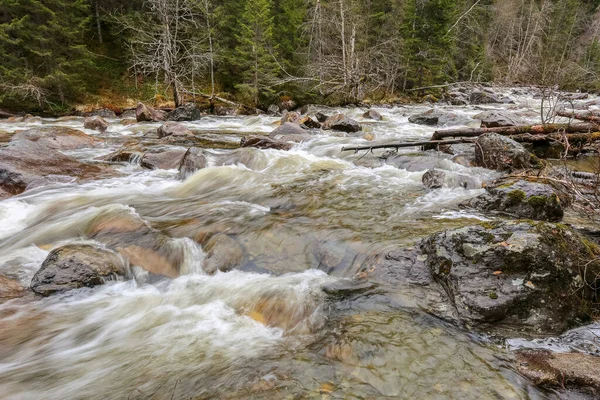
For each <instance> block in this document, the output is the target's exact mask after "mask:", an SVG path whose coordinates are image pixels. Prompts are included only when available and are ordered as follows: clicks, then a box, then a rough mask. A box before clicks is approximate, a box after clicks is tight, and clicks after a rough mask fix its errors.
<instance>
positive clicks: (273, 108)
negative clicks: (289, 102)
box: [267, 104, 279, 117]
mask: <svg viewBox="0 0 600 400" xmlns="http://www.w3.org/2000/svg"><path fill="white" fill-rule="evenodd" d="M267 115H270V116H271V117H276V116H278V115H279V106H278V105H277V104H271V105H270V106H269V108H268V109H267Z"/></svg>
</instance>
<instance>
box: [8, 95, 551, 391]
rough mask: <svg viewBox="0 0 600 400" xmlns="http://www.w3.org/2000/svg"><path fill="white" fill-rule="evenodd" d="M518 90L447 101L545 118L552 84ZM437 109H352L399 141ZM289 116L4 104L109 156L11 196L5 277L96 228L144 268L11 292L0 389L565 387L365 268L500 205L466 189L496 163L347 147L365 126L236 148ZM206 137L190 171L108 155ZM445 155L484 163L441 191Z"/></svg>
mask: <svg viewBox="0 0 600 400" xmlns="http://www.w3.org/2000/svg"><path fill="white" fill-rule="evenodd" d="M507 94H510V92H507ZM512 98H513V100H514V101H515V102H516V104H515V105H486V106H476V107H456V106H452V107H446V108H447V109H448V111H451V112H453V113H455V114H457V115H459V116H460V117H461V118H463V119H465V120H469V119H470V118H471V117H472V116H473V115H475V114H477V113H480V112H481V111H482V110H509V112H512V113H515V114H516V115H517V116H518V117H519V118H522V119H525V120H528V121H531V122H534V121H535V120H536V117H537V115H538V114H539V113H536V112H535V110H536V107H539V100H534V99H533V98H532V97H529V96H525V95H519V96H512ZM428 108H429V107H428V106H421V105H419V106H406V107H395V108H376V110H377V111H378V112H379V113H380V114H381V115H382V116H383V120H381V121H374V120H372V119H367V118H364V117H363V114H364V113H365V111H366V109H359V108H355V109H344V110H338V111H341V112H343V113H345V114H346V115H348V116H349V117H351V118H354V119H356V120H357V121H359V122H360V123H361V124H362V125H363V130H364V131H366V132H369V133H371V134H373V136H374V137H375V140H377V141H378V142H385V141H389V142H392V141H394V140H396V141H398V140H413V139H414V140H422V139H424V138H429V137H430V136H431V134H432V133H433V131H434V130H435V129H436V128H434V127H427V126H422V125H416V124H411V123H409V122H408V117H409V116H411V115H414V114H418V113H420V112H423V111H426V110H427V109H428ZM325 112H326V113H327V114H332V113H333V112H332V110H329V109H327V110H325ZM277 121H278V118H274V117H267V116H252V117H213V116H209V117H204V118H202V119H201V120H199V121H196V122H185V123H183V124H184V125H185V126H186V127H187V128H188V129H190V130H191V131H192V132H193V133H194V135H195V138H194V139H193V140H191V141H190V143H187V142H185V143H178V142H169V141H166V140H164V139H162V140H159V139H158V138H157V136H156V130H157V128H158V127H159V126H160V123H151V122H142V123H128V124H121V121H120V120H119V119H108V122H109V127H108V130H107V131H106V132H104V133H99V132H97V131H93V130H88V129H84V128H83V118H69V119H58V120H56V119H44V120H40V121H36V122H34V123H3V122H2V121H0V131H2V132H6V134H5V135H8V136H10V135H11V134H13V133H14V132H17V131H20V130H26V129H30V128H36V127H49V126H51V127H55V126H58V127H69V128H74V129H78V130H80V131H82V132H85V133H86V134H88V135H90V136H93V137H95V138H97V139H98V140H99V141H100V142H101V143H100V145H98V146H94V147H83V148H77V149H70V150H63V151H62V152H63V154H66V155H68V156H70V157H74V158H75V159H77V160H79V161H81V162H85V163H90V164H97V165H101V166H102V168H110V169H111V170H112V171H113V172H114V173H113V174H111V175H110V176H107V177H103V178H102V177H101V178H98V179H95V180H85V181H81V182H76V181H74V180H71V181H67V180H51V179H50V180H48V181H47V182H42V183H39V184H38V185H36V187H33V188H30V189H29V190H27V191H25V192H24V193H22V194H20V195H18V196H15V197H11V198H8V199H5V200H2V201H0V274H3V275H6V276H8V277H10V278H14V279H16V280H18V281H19V282H20V283H21V284H22V285H23V286H24V287H29V285H30V282H31V279H32V277H33V275H34V274H35V272H36V271H37V270H38V269H39V268H40V266H41V264H42V262H43V261H44V259H45V258H46V256H47V255H48V253H49V252H50V251H51V250H52V249H54V248H56V247H59V246H62V245H65V244H68V243H100V244H102V245H105V246H107V247H110V248H111V249H115V250H118V251H120V252H121V254H122V255H124V256H125V258H127V259H128V260H129V263H130V265H131V267H132V273H133V275H134V276H135V279H133V280H128V281H112V282H107V283H106V284H104V285H101V286H96V287H94V288H82V289H78V290H74V291H69V292H65V293H61V294H57V295H54V296H51V297H48V298H39V297H34V295H33V294H29V295H27V296H25V297H22V298H18V299H15V300H12V301H8V302H5V303H3V304H0V326H2V329H0V393H1V395H0V397H1V398H7V399H30V398H31V399H33V398H35V399H57V398H68V399H104V398H130V399H150V398H154V399H162V398H174V399H190V398H192V399H205V398H206V399H208V398H232V399H233V398H235V399H242V398H273V399H279V398H456V399H482V398H501V399H526V398H547V397H550V398H553V396H554V394H552V393H541V392H539V391H538V390H537V389H534V388H533V387H531V386H530V384H529V383H528V382H527V381H526V380H525V379H524V378H521V377H520V376H519V375H518V374H517V373H516V372H515V371H514V368H513V367H512V366H511V365H512V364H511V357H512V356H511V353H510V352H509V348H508V346H506V345H505V344H503V343H502V342H498V341H491V340H489V339H487V338H484V337H482V336H479V335H475V334H472V333H469V332H467V331H465V330H461V329H459V328H456V327H453V326H451V325H449V324H447V323H445V322H443V321H441V320H439V319H436V318H434V317H432V316H430V315H429V314H428V313H427V310H426V309H423V308H422V304H423V303H422V302H421V301H420V298H419V297H420V296H422V295H423V294H422V292H421V291H420V290H419V288H418V287H405V286H399V287H396V288H393V289H392V288H383V287H381V286H378V285H373V286H369V285H367V286H364V287H357V286H356V285H355V284H353V283H352V282H351V281H350V279H351V278H353V277H355V276H356V274H357V273H359V271H361V268H363V267H364V266H365V263H367V262H369V260H370V259H371V258H372V257H373V256H375V255H377V254H380V253H383V252H385V251H388V250H389V249H392V248H397V247H410V246H413V245H414V244H415V243H416V242H418V241H419V240H420V239H422V238H423V237H425V236H427V235H429V234H432V233H435V232H438V231H441V230H444V229H449V228H456V227H462V226H467V225H472V224H474V223H477V222H479V221H485V220H487V219H489V218H494V217H495V216H494V215H486V214H482V213H478V212H476V211H474V210H468V209H467V210H465V209H463V208H460V207H459V204H462V203H464V202H465V201H468V200H470V199H472V198H475V197H476V196H478V195H480V194H482V193H483V189H481V184H482V183H483V182H487V181H489V180H492V179H494V178H496V177H497V176H498V174H497V173H496V172H493V171H489V170H485V169H482V168H471V167H465V166H463V165H460V164H458V163H455V162H453V161H452V160H451V157H450V156H447V155H444V154H438V153H435V152H427V153H423V152H421V151H418V150H417V149H407V150H404V151H400V156H403V157H407V158H408V161H406V160H405V161H403V163H401V164H396V165H394V164H393V163H389V164H388V163H385V162H384V161H382V160H381V159H379V158H378V157H376V156H375V155H372V154H367V155H365V154H364V153H363V152H361V153H358V154H353V153H352V152H343V153H342V152H340V150H341V148H342V146H345V145H346V146H347V145H364V144H367V143H369V142H368V141H367V140H366V139H363V138H362V136H356V137H355V136H350V135H346V134H341V135H331V134H330V133H323V134H317V135H313V136H311V138H310V140H308V141H306V142H303V143H301V144H296V145H294V146H293V147H292V149H291V150H289V151H282V150H273V149H269V150H261V149H255V148H238V147H239V142H240V139H241V137H243V136H246V135H250V134H269V133H270V132H271V131H272V130H273V129H275V127H276V123H277ZM475 123H476V122H475ZM194 144H195V145H197V146H198V147H201V148H203V149H204V150H203V154H204V156H205V157H206V168H203V169H200V170H198V171H196V172H195V173H193V174H191V176H189V177H187V179H185V180H180V179H179V172H178V171H177V170H176V169H169V170H164V169H147V168H143V166H142V164H141V163H140V159H141V157H137V156H136V157H125V158H124V159H119V160H117V161H112V162H107V161H105V160H101V158H102V156H106V155H107V154H111V153H113V152H115V151H118V150H119V149H121V148H122V147H123V146H125V147H127V146H129V147H132V148H133V147H135V148H136V149H139V151H141V152H161V151H170V150H174V149H179V150H181V149H182V148H186V147H187V146H190V145H194ZM136 151H137V150H136ZM380 154H381V152H380V153H376V155H380ZM397 161H398V159H397ZM432 166H434V167H435V168H437V169H441V170H444V171H445V172H446V173H447V174H449V176H450V177H452V176H453V174H454V175H466V176H469V177H470V182H471V184H470V186H469V188H464V187H462V186H458V185H457V186H456V187H453V186H452V185H446V186H445V187H441V188H439V189H426V188H425V187H424V186H423V184H422V182H421V179H422V176H423V174H424V173H425V172H426V171H427V170H428V169H429V168H431V167H432ZM449 181H450V182H452V181H453V180H452V179H451V178H450V179H449ZM217 235H225V237H226V238H227V239H226V241H225V242H227V243H231V241H233V243H235V248H236V249H238V250H237V251H236V255H235V264H236V266H235V268H234V270H232V271H230V272H217V273H216V274H214V275H207V274H206V273H205V272H204V266H205V265H206V263H205V259H206V257H207V250H206V247H207V246H208V243H209V242H210V239H211V238H213V237H215V236H217ZM208 247H209V248H211V249H214V248H217V249H218V246H215V247H210V246H208ZM226 248H227V247H225V250H223V253H222V254H220V255H219V256H220V257H221V258H223V257H224V258H227V255H228V254H229V252H228V251H227V250H226ZM119 249H120V250H119ZM127 249H128V250H127ZM211 251H212V252H214V251H217V250H211ZM211 254H212V253H211ZM148 265H150V266H151V267H148ZM142 267H145V268H142ZM153 268H154V269H153ZM161 268H167V270H168V271H169V272H164V271H165V269H161ZM148 270H150V271H151V273H149V272H148ZM165 276H166V277H165ZM167 277H168V278H167ZM169 278H173V279H169ZM332 288H333V289H332ZM529 343H534V342H526V341H518V340H516V341H513V342H511V343H510V345H511V346H525V347H527V346H529ZM540 343H541V342H540Z"/></svg>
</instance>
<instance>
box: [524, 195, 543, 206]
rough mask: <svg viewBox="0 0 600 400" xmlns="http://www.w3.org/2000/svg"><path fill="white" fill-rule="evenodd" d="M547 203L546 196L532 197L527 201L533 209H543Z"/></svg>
mask: <svg viewBox="0 0 600 400" xmlns="http://www.w3.org/2000/svg"><path fill="white" fill-rule="evenodd" d="M547 202H548V198H547V197H546V196H531V197H530V198H529V199H527V203H529V205H530V206H532V207H543V206H545V205H546V203H547Z"/></svg>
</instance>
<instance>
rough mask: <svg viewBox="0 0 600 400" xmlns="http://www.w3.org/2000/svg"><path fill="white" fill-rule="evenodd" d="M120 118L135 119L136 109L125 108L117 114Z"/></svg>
mask: <svg viewBox="0 0 600 400" xmlns="http://www.w3.org/2000/svg"><path fill="white" fill-rule="evenodd" d="M119 117H120V118H121V119H136V118H137V110H135V109H131V110H125V111H123V112H122V113H121V115H119Z"/></svg>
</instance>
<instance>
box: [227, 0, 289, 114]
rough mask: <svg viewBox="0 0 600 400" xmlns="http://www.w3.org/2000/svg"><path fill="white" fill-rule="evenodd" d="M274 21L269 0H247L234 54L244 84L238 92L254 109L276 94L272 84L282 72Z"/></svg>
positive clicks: (238, 87)
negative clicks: (263, 100) (278, 58)
mask: <svg viewBox="0 0 600 400" xmlns="http://www.w3.org/2000/svg"><path fill="white" fill-rule="evenodd" d="M273 21H274V18H273V15H272V11H271V1H270V0H247V2H246V6H245V8H244V12H243V14H242V16H241V18H240V21H239V23H238V29H239V34H238V35H237V40H238V45H237V46H236V48H235V54H236V57H237V59H236V65H237V67H238V71H239V76H240V78H241V83H239V84H238V85H236V89H238V90H239V91H240V94H242V96H244V97H247V98H249V99H251V100H252V102H253V103H254V105H255V106H257V105H258V104H259V103H260V97H261V96H272V95H273V89H272V85H273V84H274V83H275V82H274V81H275V79H276V77H277V72H278V70H279V66H278V65H277V59H276V57H277V53H276V47H275V46H274V41H273V29H274V23H273Z"/></svg>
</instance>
